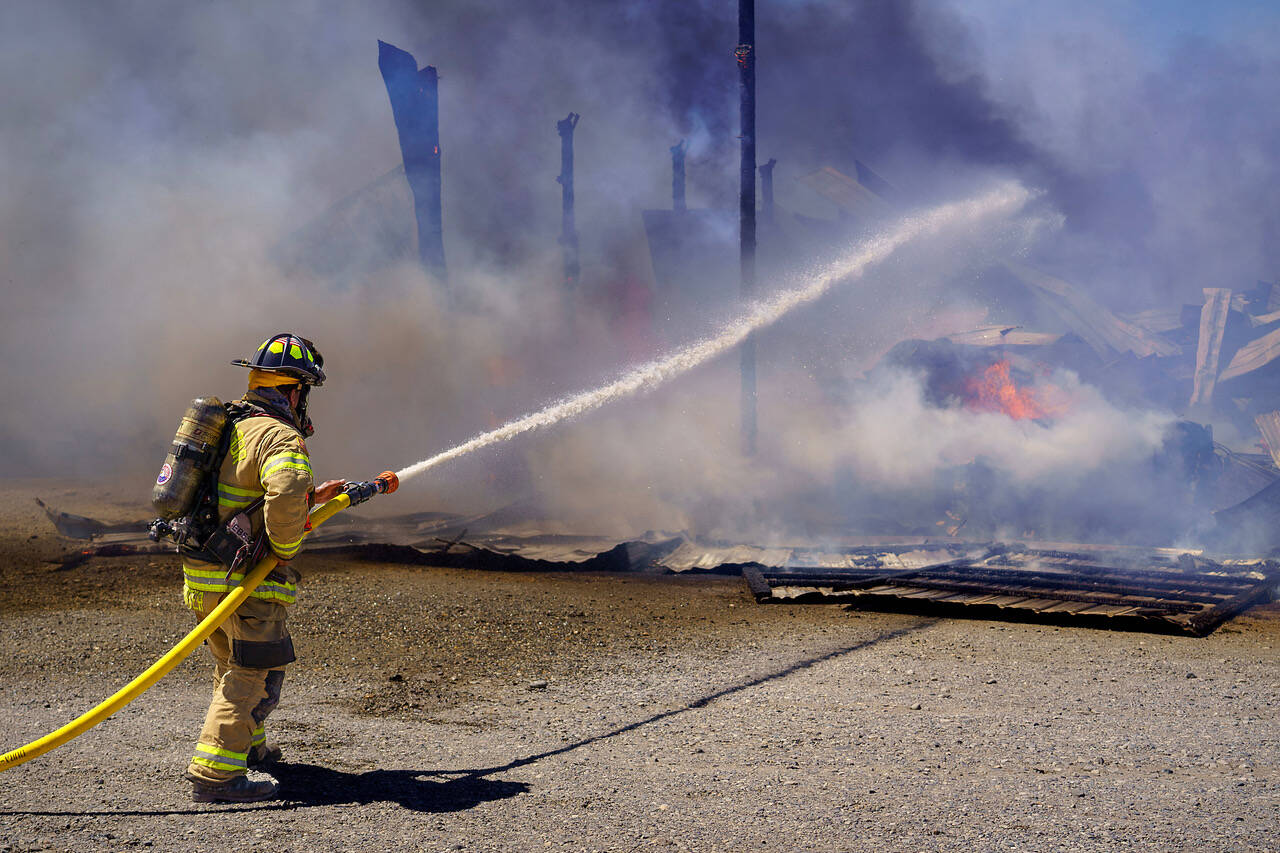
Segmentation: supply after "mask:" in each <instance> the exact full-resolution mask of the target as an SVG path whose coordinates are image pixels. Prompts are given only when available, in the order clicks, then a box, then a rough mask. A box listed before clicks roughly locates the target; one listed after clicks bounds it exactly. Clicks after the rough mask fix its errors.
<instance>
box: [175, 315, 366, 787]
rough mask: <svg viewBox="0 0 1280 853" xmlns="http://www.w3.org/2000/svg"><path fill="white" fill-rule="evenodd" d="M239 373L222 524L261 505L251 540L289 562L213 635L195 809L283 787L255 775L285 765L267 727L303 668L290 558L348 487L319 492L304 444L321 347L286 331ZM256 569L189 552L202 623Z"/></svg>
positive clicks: (190, 581) (195, 766) (188, 575)
mask: <svg viewBox="0 0 1280 853" xmlns="http://www.w3.org/2000/svg"><path fill="white" fill-rule="evenodd" d="M232 364H234V365H237V366H239V367H247V368H249V390H248V392H247V393H246V394H245V395H244V397H243V399H241V400H239V401H237V402H235V403H232V404H231V405H230V406H229V407H228V409H229V413H230V415H231V419H232V423H231V424H230V425H229V426H228V429H230V430H232V434H231V436H230V443H229V445H228V446H227V447H228V449H227V454H226V457H225V459H224V460H223V462H222V467H221V468H220V469H219V472H218V511H219V521H220V522H226V521H227V520H228V519H230V518H232V517H234V516H236V515H237V514H239V513H240V512H242V511H243V510H245V509H246V508H247V507H250V506H253V505H254V504H255V502H258V501H259V500H261V503H260V504H259V508H257V509H254V511H253V512H252V513H251V514H250V515H249V519H250V522H251V526H252V537H253V538H252V541H253V542H254V543H257V547H258V553H260V554H262V555H264V556H265V555H266V553H267V549H270V552H272V553H274V555H275V556H276V557H277V558H278V559H279V561H280V564H279V566H278V567H277V568H276V569H275V570H274V571H272V572H271V574H269V575H267V578H266V579H265V580H264V581H263V582H262V584H260V585H259V586H258V587H257V588H256V589H255V590H254V591H253V592H252V593H251V594H250V596H249V598H248V599H246V600H245V602H244V603H243V604H242V605H240V607H239V608H237V609H236V611H235V612H234V613H232V614H231V615H230V616H229V617H228V618H227V620H226V621H225V622H223V623H222V625H221V626H220V627H219V628H218V629H217V630H216V631H215V632H214V633H213V634H211V635H210V636H209V639H208V643H207V644H208V646H209V651H210V652H211V653H212V654H213V659H214V675H213V678H214V686H213V700H212V701H211V702H210V704H209V711H208V714H207V715H206V717H205V722H204V729H203V730H202V731H201V732H200V740H199V742H198V743H197V744H196V750H195V755H194V756H193V757H192V759H191V763H190V764H189V765H188V767H187V773H186V778H187V779H188V780H189V781H190V782H191V785H192V792H191V798H192V800H193V801H195V802H197V803H244V802H256V801H258V800H267V799H271V798H272V797H274V796H275V795H276V794H277V792H278V790H279V785H278V784H277V782H276V781H275V779H273V778H271V777H270V776H266V778H264V779H257V780H254V779H250V778H249V776H248V775H247V771H248V770H249V769H250V768H256V767H261V766H264V765H267V764H270V763H272V762H274V761H276V760H278V759H279V758H280V748H279V747H277V746H276V745H275V744H272V743H268V742H267V738H266V731H265V728H264V726H265V723H266V719H267V715H268V714H270V713H271V711H272V710H273V709H274V708H275V707H276V705H277V704H278V703H279V701H280V687H281V684H282V683H283V681H284V672H285V670H284V668H285V665H286V664H289V663H292V662H293V661H294V660H295V657H294V652H293V640H292V639H291V638H290V636H289V630H288V628H287V627H286V625H285V616H286V614H287V608H288V606H289V605H290V604H292V603H293V602H294V599H295V598H296V597H297V591H298V590H297V582H298V575H297V573H296V572H295V571H294V570H293V569H292V568H291V567H290V566H289V561H290V560H291V559H293V557H294V556H295V555H296V554H297V553H298V550H299V548H301V546H302V538H303V536H304V530H305V529H306V526H307V513H308V511H309V509H310V507H311V506H312V505H314V504H317V503H324V502H326V501H328V500H330V499H332V498H334V497H335V496H337V494H338V493H339V492H340V491H341V489H342V487H343V486H344V485H345V482H346V481H344V480H330V481H328V482H325V483H323V484H322V485H321V486H320V487H319V488H314V487H313V482H314V481H313V478H312V473H311V460H310V459H309V457H308V455H307V447H306V444H305V442H304V439H305V438H306V437H307V436H310V435H311V434H312V432H313V429H312V426H311V419H310V418H309V417H308V416H307V398H308V395H309V393H310V390H311V388H313V387H315V386H318V385H321V384H323V383H324V379H325V375H324V370H323V369H322V365H323V364H324V360H323V358H322V357H321V356H320V353H319V351H318V350H317V349H316V348H315V345H314V344H312V343H311V342H310V341H309V340H307V339H306V338H303V337H300V336H298V335H294V334H292V333H288V332H285V333H281V334H278V335H274V336H272V337H271V338H270V339H268V340H267V341H265V342H264V343H263V344H262V346H260V347H259V348H258V351H257V352H256V353H255V354H254V356H253V357H252V358H249V359H236V360H235V361H233V362H232ZM210 556H211V555H210ZM253 562H255V561H252V560H245V561H244V562H243V563H242V564H238V565H235V566H233V567H232V568H231V569H230V570H228V568H227V566H225V565H223V564H221V563H217V562H205V561H203V560H200V559H197V558H195V557H193V556H191V555H184V557H183V565H182V568H183V591H182V595H183V602H184V603H185V604H186V606H187V607H189V608H190V609H191V610H192V611H194V612H195V613H196V615H197V617H198V618H201V619H203V618H204V617H205V616H206V615H208V613H209V612H210V611H211V610H212V609H213V608H214V607H216V606H217V604H218V602H219V601H220V600H221V599H222V597H223V595H225V594H226V593H227V592H228V591H229V590H231V589H232V588H233V587H235V586H236V585H237V584H238V583H239V582H240V581H241V580H242V579H243V578H244V575H245V574H246V573H247V572H248V571H249V569H250V568H252V564H253ZM264 775H265V774H264Z"/></svg>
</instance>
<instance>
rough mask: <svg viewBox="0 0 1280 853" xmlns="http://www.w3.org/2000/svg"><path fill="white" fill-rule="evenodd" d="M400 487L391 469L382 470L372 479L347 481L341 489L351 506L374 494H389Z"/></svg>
mask: <svg viewBox="0 0 1280 853" xmlns="http://www.w3.org/2000/svg"><path fill="white" fill-rule="evenodd" d="M398 488H400V478H398V477H397V476H396V475H395V474H394V473H392V472H391V471H383V472H382V473H381V474H379V475H378V476H376V477H374V478H373V479H372V480H365V481H364V482H361V483H347V484H346V485H345V486H343V488H342V491H343V492H344V493H345V494H346V495H347V497H349V498H350V499H351V506H355V505H356V504H362V503H364V502H365V501H367V500H369V498H371V497H373V496H374V495H389V494H391V493H392V492H394V491H395V490H396V489H398Z"/></svg>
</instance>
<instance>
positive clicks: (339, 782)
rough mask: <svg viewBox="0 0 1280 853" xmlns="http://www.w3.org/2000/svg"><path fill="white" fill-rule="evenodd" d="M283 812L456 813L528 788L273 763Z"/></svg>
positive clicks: (469, 778)
mask: <svg viewBox="0 0 1280 853" xmlns="http://www.w3.org/2000/svg"><path fill="white" fill-rule="evenodd" d="M271 774H272V775H273V776H275V777H276V778H277V779H279V780H280V790H281V792H282V794H283V798H282V799H283V801H282V802H281V804H280V805H281V806H282V807H284V808H306V807H311V806H338V805H367V804H369V803H380V802H388V803H398V804H399V805H401V806H403V807H404V808H407V809H413V810H414V811H419V812H459V811H465V810H467V809H470V808H473V807H475V806H477V805H479V804H480V803H488V802H493V801H494V800H505V799H507V798H509V797H514V796H516V795H518V794H523V793H525V792H526V791H528V790H529V786H528V785H526V784H525V783H523V782H509V781H505V780H502V779H486V778H483V777H480V776H471V775H468V776H462V777H461V778H456V779H446V780H431V779H423V778H422V777H423V776H428V775H431V771H423V770H369V771H366V772H364V773H344V772H342V771H341V770H333V769H330V768H328V767H321V766H319V765H316V764H294V763H283V764H277V765H275V766H273V767H272V768H271Z"/></svg>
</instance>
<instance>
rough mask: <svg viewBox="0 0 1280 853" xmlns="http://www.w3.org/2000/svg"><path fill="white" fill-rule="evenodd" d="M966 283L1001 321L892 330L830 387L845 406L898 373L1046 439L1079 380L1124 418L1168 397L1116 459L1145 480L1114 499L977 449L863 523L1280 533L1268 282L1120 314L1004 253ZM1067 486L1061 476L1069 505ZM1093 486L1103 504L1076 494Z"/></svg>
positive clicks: (956, 403) (1130, 533)
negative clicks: (921, 334) (877, 350)
mask: <svg viewBox="0 0 1280 853" xmlns="http://www.w3.org/2000/svg"><path fill="white" fill-rule="evenodd" d="M973 297H974V298H975V299H976V300H978V302H980V303H981V304H982V305H983V306H994V307H986V308H985V309H984V310H985V311H986V312H987V315H988V316H989V317H993V318H998V319H1000V320H1004V321H1005V322H1001V323H988V324H986V325H983V326H980V327H978V328H965V327H963V326H961V325H960V324H961V323H963V322H964V320H957V321H956V322H954V323H952V324H951V327H952V328H954V331H950V330H948V328H947V324H946V322H945V320H944V321H942V322H943V331H944V334H943V335H942V336H941V337H938V338H936V339H933V340H907V341H903V342H901V343H899V344H897V345H896V346H894V347H893V348H892V349H890V350H889V352H887V353H886V354H885V355H884V356H883V357H882V358H881V360H880V361H879V363H878V364H877V365H876V366H875V367H874V368H872V369H871V370H870V371H869V372H868V373H867V374H866V376H865V377H864V378H861V379H859V380H856V381H853V382H850V383H847V384H846V385H845V386H844V387H836V388H834V389H833V393H834V394H835V395H836V396H837V397H838V398H840V402H841V403H842V404H844V405H846V406H848V407H851V408H852V407H856V406H859V405H865V404H866V400H867V396H868V394H869V393H872V392H870V391H868V389H870V388H875V387H885V386H886V385H888V384H889V383H891V382H893V381H895V377H902V376H909V377H911V378H912V379H913V380H914V381H915V382H917V383H918V385H919V394H920V397H921V404H922V406H923V407H924V409H925V411H929V410H939V411H957V412H978V413H993V414H997V415H1001V416H1004V417H1005V418H1007V419H1009V421H1012V422H1017V423H1021V424H1023V425H1024V427H1023V431H1022V432H1020V433H1010V434H1011V435H1014V436H1016V437H1026V438H1027V440H1029V441H1030V440H1039V441H1045V442H1052V441H1054V440H1056V439H1055V438H1054V437H1053V436H1052V435H1050V433H1051V432H1052V431H1053V430H1054V429H1055V428H1056V427H1058V426H1060V425H1061V424H1063V423H1064V422H1066V421H1068V420H1070V419H1071V418H1072V417H1073V416H1074V415H1075V414H1076V410H1077V409H1078V407H1080V406H1081V405H1084V403H1083V402H1082V396H1081V391H1082V390H1085V389H1088V390H1089V391H1090V393H1096V395H1100V397H1101V399H1102V400H1105V402H1106V404H1108V405H1110V406H1112V407H1115V408H1116V409H1117V410H1118V411H1121V412H1129V413H1133V417H1135V418H1136V417H1138V413H1155V412H1159V413H1164V414H1163V418H1164V422H1163V423H1162V425H1161V434H1160V436H1159V438H1158V442H1156V444H1157V445H1158V446H1156V447H1155V448H1154V450H1153V452H1151V453H1149V454H1148V458H1142V459H1131V460H1129V461H1128V462H1129V463H1131V468H1132V470H1131V471H1129V472H1127V473H1126V474H1125V477H1127V478H1129V479H1132V480H1134V481H1135V486H1136V484H1137V481H1145V484H1146V486H1147V487H1146V488H1145V489H1137V488H1135V489H1134V490H1133V493H1132V494H1131V495H1129V496H1126V497H1125V498H1124V506H1123V511H1122V512H1114V511H1113V510H1115V509H1117V507H1118V505H1111V506H1108V507H1107V508H1106V509H1102V507H1103V506H1106V505H1107V504H1108V501H1109V500H1110V499H1111V498H1112V497H1114V493H1115V492H1116V489H1115V488H1113V487H1107V488H1103V486H1102V485H1101V482H1102V481H1101V480H1097V484H1096V487H1095V491H1096V494H1094V495H1093V496H1090V495H1089V490H1090V488H1091V486H1090V482H1089V481H1088V480H1087V479H1086V480H1085V481H1084V482H1083V483H1082V484H1077V486H1076V487H1075V488H1074V489H1067V488H1066V487H1065V486H1064V484H1063V483H1061V482H1047V481H1038V482H1037V481H1035V478H1030V477H1022V478H1021V482H1019V483H1017V484H1012V483H1010V482H1008V479H1007V478H1005V477H1002V476H1001V471H1000V470H999V469H1000V464H999V462H1000V460H998V459H993V458H990V457H984V456H983V455H982V454H981V453H978V454H977V455H975V456H974V457H973V458H971V459H967V460H964V461H962V462H960V463H958V464H955V465H952V466H950V467H948V468H947V470H946V472H945V474H944V475H942V477H941V479H939V480H938V481H937V482H935V483H934V486H933V488H931V489H928V490H925V491H927V492H928V495H927V496H925V497H920V498H918V499H917V500H916V502H915V505H913V506H907V507H905V508H904V506H903V504H902V502H901V501H899V502H898V503H897V504H895V505H894V507H893V510H892V512H890V513H889V514H887V515H886V514H878V520H876V521H873V522H872V523H871V526H872V528H878V529H875V531H874V532H878V533H887V532H890V531H892V530H895V529H900V530H901V531H902V532H904V533H923V532H926V531H927V529H926V528H925V527H923V526H922V524H921V522H922V521H923V520H924V519H925V518H927V517H929V516H932V518H933V519H934V524H935V526H936V527H938V528H943V530H938V531H936V532H939V533H941V532H944V530H945V532H946V533H947V534H949V535H952V536H955V535H963V536H967V537H969V538H974V537H984V538H985V537H1003V538H1006V539H1008V538H1010V537H1018V538H1030V539H1042V540H1043V539H1055V540H1059V541H1074V542H1120V541H1126V542H1131V543H1139V542H1141V543H1143V544H1151V545H1155V544H1177V543H1187V542H1191V541H1194V542H1197V543H1199V544H1203V545H1207V546H1209V547H1212V548H1214V549H1215V550H1219V551H1221V552H1226V553H1260V552H1265V551H1267V550H1269V549H1271V548H1274V547H1275V546H1277V545H1280V533H1277V532H1275V528H1276V527H1277V525H1275V520H1276V512H1277V509H1280V486H1277V485H1276V484H1277V482H1278V481H1280V468H1277V460H1280V411H1278V410H1280V285H1273V284H1268V283H1262V282H1260V283H1259V284H1258V285H1257V286H1256V287H1255V288H1253V289H1251V290H1247V291H1231V290H1227V289H1217V288H1214V289H1206V290H1205V301H1204V304H1203V305H1185V306H1181V307H1180V308H1177V309H1170V310H1150V311H1144V312H1141V313H1138V314H1134V315H1130V316H1119V315H1117V314H1115V313H1113V312H1112V311H1110V310H1109V309H1107V308H1106V307H1104V306H1103V305H1101V304H1099V303H1098V302H1096V301H1095V300H1093V299H1092V298H1090V297H1089V296H1088V295H1086V294H1085V293H1084V292H1083V291H1081V290H1079V289H1077V288H1076V287H1074V286H1072V285H1071V284H1069V283H1068V282H1066V281H1063V280H1061V279H1058V278H1055V277H1053V276H1050V275H1047V274H1045V273H1042V272H1040V271H1038V270H1036V269H1034V268H1032V267H1029V266H1026V265H1024V264H1020V263H1014V262H1011V261H1009V262H1005V263H1003V264H1001V265H999V266H998V267H997V268H995V269H993V270H988V271H987V273H986V274H985V275H984V276H983V277H982V280H981V281H980V282H979V284H978V285H977V287H976V289H975V292H974V293H973ZM956 314H957V316H958V317H966V318H972V316H973V312H971V311H969V312H965V311H957V312H956ZM969 322H972V320H971V319H969ZM957 327H958V328H957ZM1037 429H1039V430H1041V431H1049V432H1048V433H1045V432H1041V433H1037ZM1098 439H1099V441H1105V440H1107V439H1106V436H1104V435H1099V436H1098ZM987 446H990V442H988V443H987ZM993 455H995V456H1000V455H1003V454H1000V453H996V454H993ZM1086 467H1088V466H1087V465H1085V463H1084V462H1083V461H1082V463H1081V468H1082V469H1084V468H1086ZM1113 480H1114V478H1113ZM1064 491H1072V492H1073V494H1072V495H1071V497H1070V498H1069V500H1070V501H1071V503H1072V506H1071V509H1070V511H1068V510H1067V509H1066V508H1065V502H1066V501H1067V500H1068V498H1067V497H1065V496H1064V494H1063V493H1064ZM1103 492H1107V494H1106V495H1103ZM1157 498H1158V499H1157ZM1090 501H1097V502H1098V503H1099V511H1096V512H1092V513H1091V512H1089V507H1087V506H1084V507H1082V506H1081V505H1082V504H1087V503H1089V502H1090ZM876 515H877V514H876V513H874V512H873V513H872V516H876ZM1107 515H1111V516H1113V517H1111V518H1107V517H1106V516H1107ZM962 531H963V532H962ZM1137 531H1141V532H1140V533H1139V532H1137ZM865 532H872V530H871V529H868V530H867V531H865Z"/></svg>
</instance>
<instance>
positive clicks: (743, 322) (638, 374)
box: [396, 184, 1029, 481]
mask: <svg viewBox="0 0 1280 853" xmlns="http://www.w3.org/2000/svg"><path fill="white" fill-rule="evenodd" d="M1028 198H1029V193H1028V192H1027V190H1026V189H1025V188H1023V187H1022V186H1020V185H1017V184H1006V185H1002V186H1000V187H998V188H997V189H995V190H992V191H991V192H988V193H985V194H983V195H981V196H978V197H976V198H973V199H969V200H967V201H962V202H954V203H951V204H945V205H941V206H939V207H935V208H933V209H932V210H929V211H927V212H925V213H922V214H919V215H916V216H913V217H910V218H908V219H905V220H903V221H902V222H900V223H899V224H898V225H897V226H895V227H894V228H892V229H890V230H887V231H885V232H884V233H882V234H880V235H878V236H876V237H874V238H872V239H871V240H870V241H868V242H866V243H863V244H861V245H859V247H858V248H857V249H856V250H854V251H853V252H851V253H850V254H849V255H848V256H847V257H845V258H843V259H841V260H838V261H836V262H834V263H832V264H831V265H830V266H829V267H828V268H827V269H826V270H824V271H823V272H822V273H820V274H819V275H817V276H815V277H814V279H813V280H812V281H811V282H809V283H808V284H806V285H804V286H802V287H797V288H793V289H791V290H786V291H783V292H782V293H779V294H777V295H775V296H773V297H772V298H769V299H765V300H760V301H757V302H753V303H752V304H751V305H750V306H749V308H748V309H747V312H746V313H745V314H743V315H742V316H741V317H738V318H737V319H735V320H733V321H731V322H730V323H729V324H728V325H727V326H726V327H725V328H724V330H723V331H721V332H720V333H719V334H717V335H716V336H714V337H711V338H707V339H705V340H702V341H699V342H697V343H693V344H690V345H688V346H686V347H683V348H681V349H678V350H676V351H675V352H673V353H670V354H668V355H666V356H663V357H662V358H659V359H656V360H654V361H650V362H647V363H645V364H642V365H640V366H638V367H635V368H633V369H632V370H630V371H628V372H627V373H625V374H624V375H622V376H621V377H619V378H618V379H616V380H614V381H613V382H611V383H609V384H608V385H604V386H601V387H600V388H596V389H594V390H591V391H584V392H582V393H580V394H576V395H574V396H572V397H566V398H565V399H563V400H559V401H557V402H555V403H552V404H551V405H549V406H547V407H546V408H543V409H540V410H539V411H536V412H533V413H532V414H528V415H525V416H524V417H521V418H517V419H516V420H513V421H509V422H508V423H506V424H503V425H502V426H500V427H498V428H497V429H494V430H490V431H489V432H484V433H481V434H480V435H477V436H475V437H474V438H471V439H468V440H467V441H464V442H463V443H461V444H459V445H457V446H455V447H451V448H450V449H448V450H445V451H443V452H441V453H437V454H436V455H435V456H432V457H430V458H427V459H424V460H422V461H421V462H417V463H414V464H413V465H410V466H409V467H407V468H402V469H400V470H399V471H397V472H396V476H397V477H399V478H400V480H401V481H404V480H408V479H409V478H411V477H416V476H417V475H418V474H421V473H423V472H424V471H428V470H430V469H432V468H435V467H436V466H438V465H442V464H444V463H445V462H449V461H451V460H453V459H457V458H458V457H460V456H465V455H466V454H468V453H471V452H472V451H475V450H479V449H481V448H483V447H488V446H489V445H491V444H498V443H499V442H503V441H507V440H509V439H512V438H515V437H516V436H518V435H521V434H522V433H526V432H529V431H531V430H535V429H541V428H543V427H549V426H552V425H553V424H557V423H560V422H561V421H565V420H569V419H571V418H575V417H577V416H578V415H581V414H584V413H586V412H589V411H592V410H593V409H598V408H600V407H601V406H603V405H604V404H605V403H609V402H611V401H613V400H617V399H620V398H622V397H628V396H630V395H632V394H635V393H638V392H643V391H651V390H653V389H654V388H657V387H658V386H659V385H662V384H663V383H665V382H666V381H667V380H669V379H673V378H675V377H677V376H680V375H681V374H683V373H687V372H688V371H690V370H692V369H693V368H695V367H697V366H698V365H700V364H703V363H704V362H707V361H710V360H711V359H713V358H715V357H716V356H718V355H720V354H722V353H724V352H726V351H728V350H731V349H733V348H734V347H736V346H738V344H740V343H742V342H743V341H744V340H745V339H746V338H747V336H748V335H750V334H751V333H752V332H754V331H757V330H759V329H762V328H764V327H766V326H769V325H771V324H772V323H774V322H776V321H777V320H779V319H781V318H782V317H783V316H785V315H786V314H788V313H789V312H791V311H792V310H794V309H795V308H797V307H799V306H801V305H804V304H807V303H809V302H813V301H814V300H816V299H818V298H819V297H820V296H822V295H823V294H825V293H826V292H827V291H828V290H830V289H831V288H832V287H833V286H834V285H836V284H837V283H839V282H841V281H843V280H845V279H848V278H852V277H855V276H860V275H862V274H863V273H864V272H865V271H866V270H867V268H868V267H870V266H871V265H873V264H877V263H880V262H883V261H885V260H887V259H888V258H889V257H890V256H891V255H892V254H893V253H894V252H896V251H897V250H898V249H900V248H902V247H903V246H904V245H906V244H907V243H909V242H911V241H912V240H915V239H917V238H918V237H921V236H924V235H926V234H931V233H934V232H937V231H939V230H941V229H943V228H945V227H948V226H953V225H961V224H968V223H973V222H976V221H978V220H980V219H983V218H986V217H989V216H993V215H1008V214H1010V213H1013V212H1014V211H1015V210H1017V209H1018V208H1020V207H1021V206H1022V205H1023V204H1025V203H1026V201H1027V199H1028Z"/></svg>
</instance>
